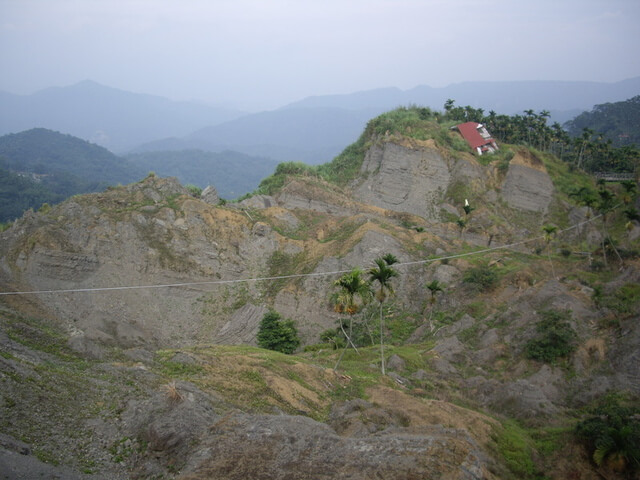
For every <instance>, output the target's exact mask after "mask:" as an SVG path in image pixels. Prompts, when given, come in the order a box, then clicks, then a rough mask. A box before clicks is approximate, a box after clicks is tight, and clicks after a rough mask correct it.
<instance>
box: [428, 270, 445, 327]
mask: <svg viewBox="0 0 640 480" xmlns="http://www.w3.org/2000/svg"><path fill="white" fill-rule="evenodd" d="M426 287H427V289H429V293H430V294H431V296H430V297H429V305H431V308H430V309H429V329H430V330H431V331H432V332H433V324H432V323H431V318H432V316H433V306H434V305H435V303H436V295H437V294H438V292H443V291H444V288H443V287H444V286H443V285H442V284H441V283H440V282H439V281H438V280H432V281H431V282H429V283H427V285H426Z"/></svg>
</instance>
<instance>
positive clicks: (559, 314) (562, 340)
mask: <svg viewBox="0 0 640 480" xmlns="http://www.w3.org/2000/svg"><path fill="white" fill-rule="evenodd" d="M540 315H541V316H542V320H540V321H539V322H538V324H537V325H536V331H537V332H538V335H537V337H536V338H534V339H532V340H529V341H528V342H527V343H526V345H525V351H526V354H527V356H528V357H529V358H531V359H534V360H540V361H541V362H548V363H551V362H554V361H555V360H557V359H558V358H561V357H566V356H568V355H569V354H571V353H572V352H573V351H574V350H575V349H576V333H575V331H574V330H573V328H572V327H571V325H570V324H569V319H570V318H571V312H570V311H557V310H545V311H542V312H540Z"/></svg>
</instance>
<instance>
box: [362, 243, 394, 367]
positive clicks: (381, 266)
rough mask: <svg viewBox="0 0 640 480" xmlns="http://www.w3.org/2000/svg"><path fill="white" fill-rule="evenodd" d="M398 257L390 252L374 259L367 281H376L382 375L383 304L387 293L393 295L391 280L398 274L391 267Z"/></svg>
mask: <svg viewBox="0 0 640 480" xmlns="http://www.w3.org/2000/svg"><path fill="white" fill-rule="evenodd" d="M397 262H398V259H397V258H396V257H395V256H394V255H393V254H391V253H388V254H386V255H385V256H383V257H380V258H376V259H375V264H376V266H375V267H372V268H370V269H369V272H368V273H369V281H371V282H377V283H378V289H377V290H376V300H378V302H379V304H380V368H381V371H382V374H383V375H386V372H385V368H384V315H383V304H384V301H385V300H386V299H387V295H393V294H394V290H393V285H391V280H392V279H393V278H395V277H397V276H398V272H397V271H396V270H395V269H393V268H392V267H391V265H393V264H394V263H397Z"/></svg>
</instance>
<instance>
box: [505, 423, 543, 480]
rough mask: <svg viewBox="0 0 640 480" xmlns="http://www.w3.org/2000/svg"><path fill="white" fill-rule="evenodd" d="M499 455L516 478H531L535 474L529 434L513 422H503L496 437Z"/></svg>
mask: <svg viewBox="0 0 640 480" xmlns="http://www.w3.org/2000/svg"><path fill="white" fill-rule="evenodd" d="M495 440H496V444H497V448H498V453H499V455H500V456H501V457H502V458H503V459H504V460H505V463H506V465H507V467H508V468H509V470H510V471H511V472H512V473H513V474H514V475H516V478H530V477H532V476H533V474H534V473H535V467H534V463H533V459H532V453H533V449H532V448H531V443H530V440H529V438H528V435H527V432H526V431H525V430H524V429H523V428H522V427H520V426H519V425H518V424H517V423H516V422H515V421H513V420H505V421H504V422H502V429H500V430H499V432H498V434H497V435H496V437H495Z"/></svg>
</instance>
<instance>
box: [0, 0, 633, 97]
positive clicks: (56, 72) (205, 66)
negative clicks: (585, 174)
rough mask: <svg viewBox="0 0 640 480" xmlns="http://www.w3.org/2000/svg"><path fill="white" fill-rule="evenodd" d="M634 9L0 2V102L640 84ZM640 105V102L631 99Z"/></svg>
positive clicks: (253, 0)
mask: <svg viewBox="0 0 640 480" xmlns="http://www.w3.org/2000/svg"><path fill="white" fill-rule="evenodd" d="M639 47H640V0H533V1H526V0H484V1H481V0H0V71H1V72H2V73H1V75H0V90H5V91H9V92H12V93H20V94H26V93H32V92H34V91H37V90H39V89H42V88H45V87H48V86H65V85H71V84H74V83H77V82H79V81H81V80H85V79H91V80H95V81H97V82H99V83H102V84H104V85H108V86H112V87H116V88H121V89H124V90H130V91H134V92H140V93H152V94H156V95H162V96H165V97H168V98H172V99H179V100H187V99H199V100H204V101H207V102H211V103H217V104H228V105H233V106H237V107H242V108H247V109H268V108H275V107H278V106H281V105H283V104H286V103H288V102H291V101H295V100H298V99H301V98H304V97H306V96H310V95H324V94H334V93H351V92H354V91H359V90H368V89H373V88H378V87H388V86H395V87H399V88H401V89H408V88H412V87H415V86H417V85H430V86H434V87H437V86H445V85H447V84H450V83H457V82H463V81H470V80H594V81H606V82H614V81H619V80H623V79H626V78H630V77H635V76H640V54H639V53H638V48H639ZM639 93H640V92H639Z"/></svg>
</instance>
